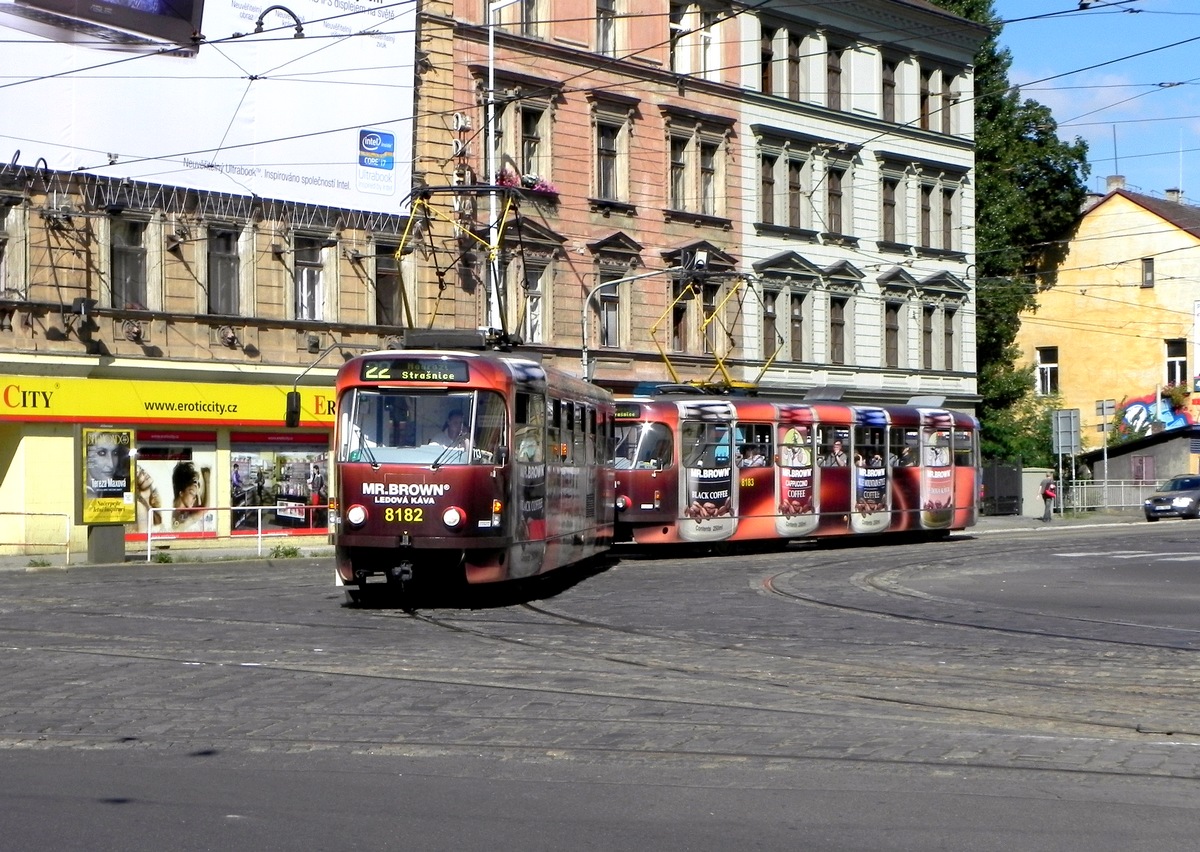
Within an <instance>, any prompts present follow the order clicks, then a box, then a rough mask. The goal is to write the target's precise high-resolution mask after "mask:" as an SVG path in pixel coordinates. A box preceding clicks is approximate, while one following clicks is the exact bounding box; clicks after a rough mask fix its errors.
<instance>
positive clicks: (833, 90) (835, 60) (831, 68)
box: [825, 44, 842, 109]
mask: <svg viewBox="0 0 1200 852" xmlns="http://www.w3.org/2000/svg"><path fill="white" fill-rule="evenodd" d="M825 105H826V106H827V107H829V108H830V109H841V108H842V48H841V47H838V46H836V45H833V44H830V45H829V47H828V48H827V49H826V51H825Z"/></svg>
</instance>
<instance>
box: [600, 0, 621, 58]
mask: <svg viewBox="0 0 1200 852" xmlns="http://www.w3.org/2000/svg"><path fill="white" fill-rule="evenodd" d="M596 52H597V53H599V54H601V55H603V56H616V55H617V0H596Z"/></svg>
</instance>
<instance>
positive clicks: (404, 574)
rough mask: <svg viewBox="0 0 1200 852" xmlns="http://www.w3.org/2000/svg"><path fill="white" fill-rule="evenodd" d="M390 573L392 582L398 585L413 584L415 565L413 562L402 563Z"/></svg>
mask: <svg viewBox="0 0 1200 852" xmlns="http://www.w3.org/2000/svg"><path fill="white" fill-rule="evenodd" d="M388 573H389V574H390V575H391V578H392V580H394V581H395V582H397V583H400V584H404V583H411V582H412V578H413V564H412V563H411V562H401V563H400V564H399V565H397V566H395V567H394V568H392V569H391V570H390V571H389V572H388Z"/></svg>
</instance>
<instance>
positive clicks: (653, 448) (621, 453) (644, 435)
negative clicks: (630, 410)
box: [613, 423, 673, 470]
mask: <svg viewBox="0 0 1200 852" xmlns="http://www.w3.org/2000/svg"><path fill="white" fill-rule="evenodd" d="M613 445H614V447H615V449H614V450H613V466H614V467H615V468H617V469H618V470H622V469H624V470H628V469H630V468H637V469H640V470H662V469H663V468H667V467H670V466H671V455H672V452H673V446H672V442H671V430H670V428H669V427H668V426H667V425H666V424H665V423H624V424H620V425H618V426H617V428H616V435H615V440H614V441H613Z"/></svg>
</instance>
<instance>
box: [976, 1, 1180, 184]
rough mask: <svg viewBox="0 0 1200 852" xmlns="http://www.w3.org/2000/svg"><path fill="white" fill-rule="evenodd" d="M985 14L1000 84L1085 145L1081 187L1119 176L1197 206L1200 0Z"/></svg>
mask: <svg viewBox="0 0 1200 852" xmlns="http://www.w3.org/2000/svg"><path fill="white" fill-rule="evenodd" d="M1081 7H1085V8H1081ZM993 8H994V9H995V11H996V15H997V16H998V17H999V18H1001V20H1003V21H1005V22H1006V23H1005V25H1004V30H1003V32H1002V33H1001V35H1000V45H1001V46H1002V47H1006V48H1008V50H1009V52H1010V53H1011V54H1012V66H1011V68H1010V69H1009V82H1010V83H1012V84H1014V85H1018V86H1020V87H1021V94H1022V96H1023V97H1025V98H1031V99H1033V100H1036V101H1039V102H1041V103H1043V104H1045V105H1046V106H1048V107H1049V108H1050V109H1051V111H1052V113H1053V114H1054V118H1055V121H1057V122H1058V126H1059V136H1060V137H1062V138H1064V139H1068V140H1069V139H1073V138H1075V137H1076V136H1078V137H1081V138H1083V139H1085V140H1086V141H1087V142H1088V146H1089V153H1088V160H1089V162H1090V163H1091V167H1092V170H1091V174H1090V176H1089V177H1088V181H1087V184H1088V188H1089V189H1091V190H1094V191H1097V192H1104V191H1105V181H1106V178H1107V176H1109V175H1114V174H1120V175H1124V176H1125V184H1126V186H1127V187H1128V188H1129V189H1131V190H1134V191H1136V192H1142V193H1145V194H1146V195H1153V196H1157V197H1160V198H1162V197H1165V195H1166V191H1167V190H1168V189H1182V190H1183V193H1184V195H1183V200H1184V201H1185V202H1189V203H1192V204H1200V0H993ZM1097 66H1098V67H1097ZM1071 72H1075V73H1071ZM1059 75H1065V76H1059ZM1050 77H1054V78H1055V79H1053V80H1048V79H1047V78H1050ZM1043 80H1044V81H1045V82H1039V81H1043Z"/></svg>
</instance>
